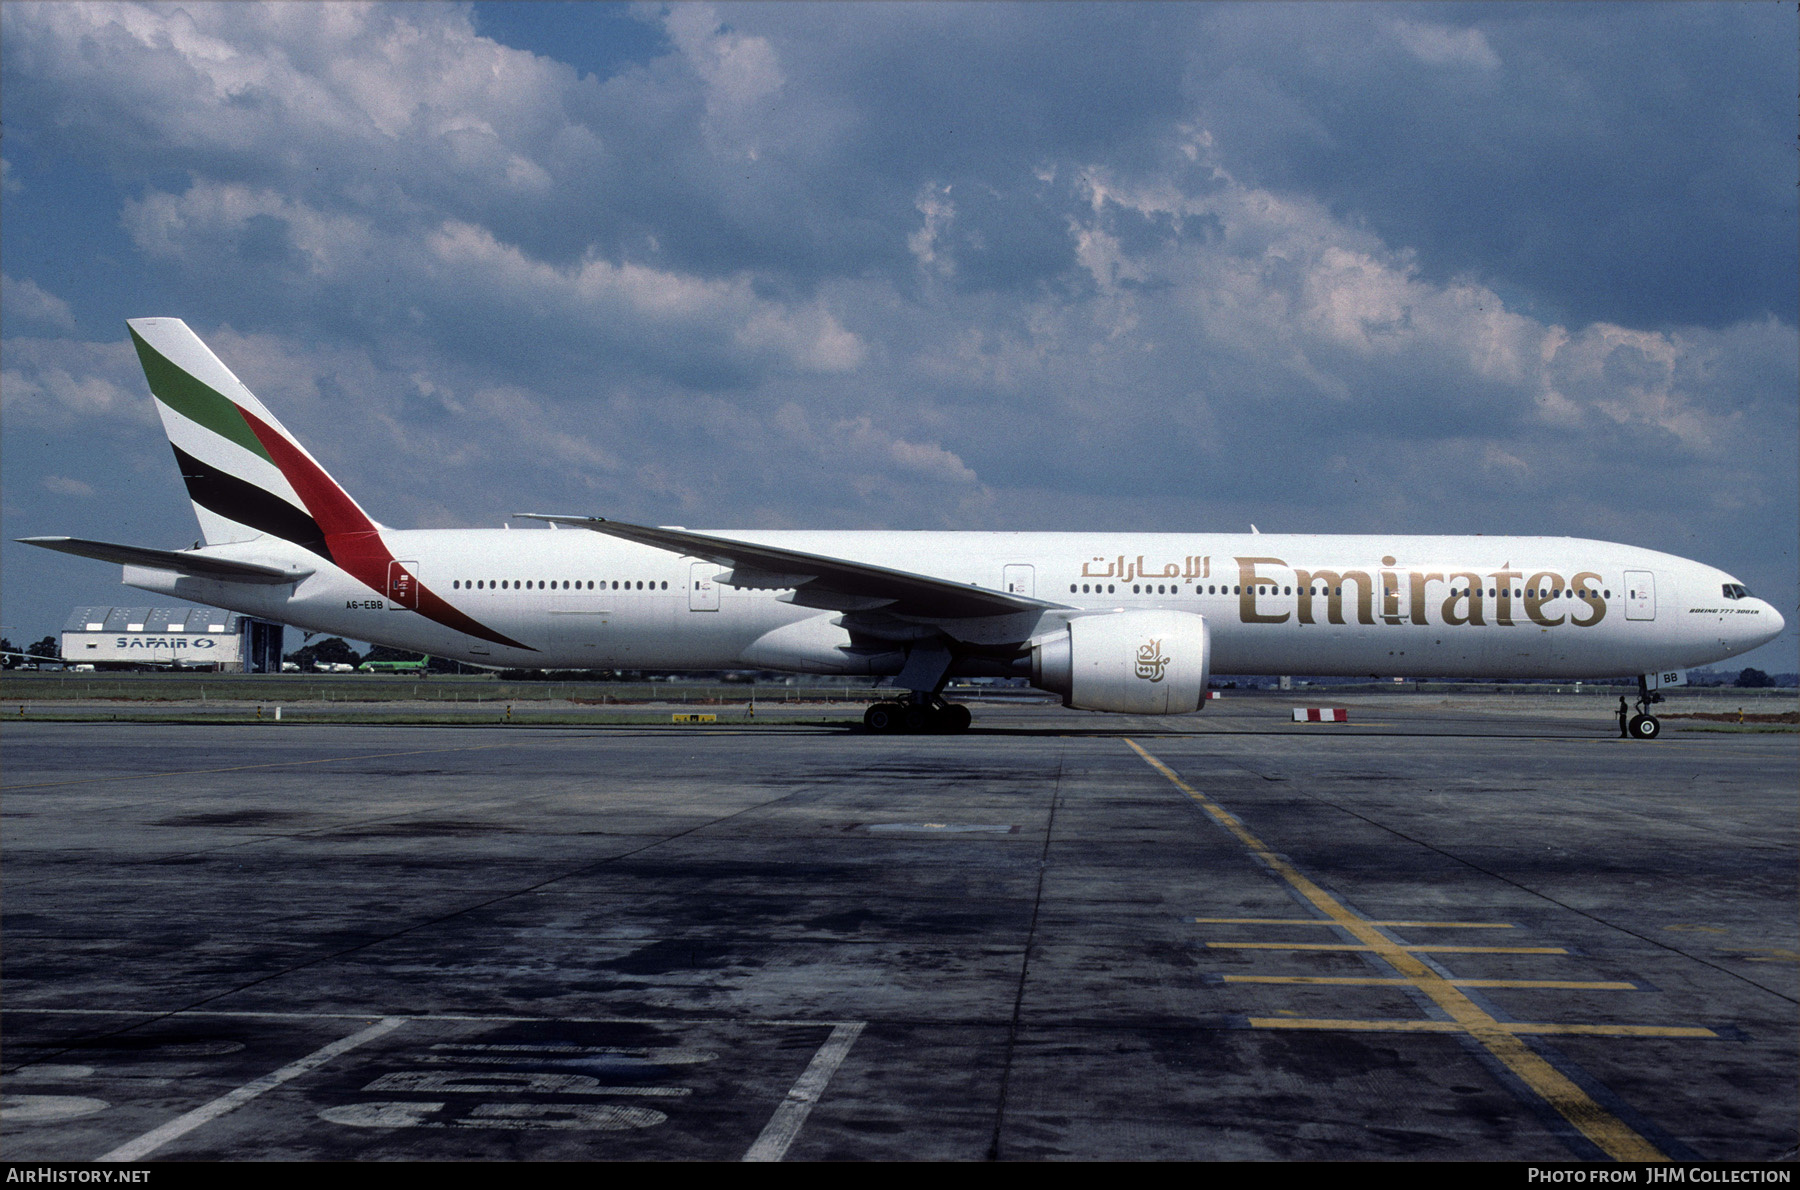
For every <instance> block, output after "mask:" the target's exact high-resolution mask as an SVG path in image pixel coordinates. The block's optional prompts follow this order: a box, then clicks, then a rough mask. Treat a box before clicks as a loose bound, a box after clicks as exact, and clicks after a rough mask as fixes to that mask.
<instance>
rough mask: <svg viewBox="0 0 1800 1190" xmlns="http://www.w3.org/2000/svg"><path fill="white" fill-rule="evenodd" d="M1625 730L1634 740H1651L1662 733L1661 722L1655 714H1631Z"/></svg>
mask: <svg viewBox="0 0 1800 1190" xmlns="http://www.w3.org/2000/svg"><path fill="white" fill-rule="evenodd" d="M1626 730H1628V731H1629V732H1631V738H1632V739H1634V740H1653V739H1655V738H1656V737H1657V736H1659V735H1661V734H1662V722H1661V721H1660V720H1659V719H1657V717H1656V716H1655V715H1633V716H1632V717H1631V722H1630V723H1629V724H1627V725H1626Z"/></svg>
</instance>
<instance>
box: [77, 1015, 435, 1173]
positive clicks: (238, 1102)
mask: <svg viewBox="0 0 1800 1190" xmlns="http://www.w3.org/2000/svg"><path fill="white" fill-rule="evenodd" d="M405 1023H406V1018H405V1017H397V1016H390V1017H383V1018H382V1019H381V1020H379V1021H376V1022H375V1023H374V1024H373V1025H370V1026H369V1027H368V1028H367V1029H363V1030H361V1031H360V1032H357V1033H352V1034H351V1035H350V1036H348V1037H344V1038H341V1039H339V1040H337V1041H334V1042H332V1043H331V1044H330V1045H328V1046H326V1047H325V1048H323V1049H319V1050H314V1051H313V1052H312V1053H310V1054H308V1055H306V1057H304V1058H301V1059H299V1060H298V1061H295V1062H289V1063H288V1064H287V1065H286V1066H283V1067H282V1068H281V1069H280V1070H276V1071H274V1072H272V1073H269V1074H265V1075H263V1076H262V1077H261V1078H259V1079H257V1080H256V1081H254V1082H248V1083H245V1084H244V1085H243V1086H241V1087H239V1088H238V1089H237V1090H235V1091H229V1092H227V1093H226V1094H224V1095H221V1096H219V1097H218V1098H217V1099H215V1100H213V1101H212V1102H211V1103H205V1104H202V1105H200V1106H199V1107H196V1108H195V1109H194V1110H193V1111H191V1112H188V1113H187V1114H186V1115H181V1116H177V1117H176V1118H175V1119H173V1120H170V1121H169V1122H168V1123H167V1124H164V1125H163V1126H162V1127H160V1128H155V1129H152V1130H151V1131H149V1132H146V1133H144V1135H142V1136H140V1137H138V1138H137V1139H136V1140H131V1141H126V1142H125V1143H124V1144H122V1145H120V1146H119V1147H118V1148H116V1149H114V1150H113V1151H112V1152H110V1153H104V1154H102V1155H101V1156H99V1157H97V1158H95V1160H97V1161H142V1160H143V1159H144V1158H145V1157H148V1156H149V1155H150V1154H151V1153H154V1152H155V1151H156V1150H158V1149H160V1148H162V1147H163V1146H164V1145H166V1144H168V1143H169V1142H170V1141H172V1140H174V1139H176V1138H177V1137H181V1136H185V1135H187V1134H188V1133H189V1132H192V1131H193V1130H194V1129H196V1128H198V1127H200V1125H202V1124H204V1123H206V1122H207V1121H209V1120H216V1119H218V1118H219V1117H220V1116H222V1115H224V1114H225V1113H226V1112H231V1111H236V1110H237V1109H238V1108H240V1107H242V1106H244V1104H246V1103H249V1102H250V1101H251V1100H252V1099H255V1098H256V1097H257V1096H258V1095H261V1094H262V1093H263V1092H264V1091H272V1090H274V1089H275V1088H276V1087H279V1086H280V1085H281V1084H282V1083H285V1082H287V1081H288V1080H289V1079H295V1078H299V1077H300V1076H301V1075H303V1074H305V1073H307V1072H308V1071H310V1070H316V1069H317V1068H318V1067H320V1066H323V1065H325V1063H327V1062H329V1061H331V1060H332V1059H333V1058H335V1057H337V1056H338V1055H339V1054H342V1053H346V1052H348V1051H350V1050H353V1049H355V1048H356V1047H357V1046H359V1045H361V1044H362V1043H363V1042H365V1041H373V1040H375V1039H376V1038H377V1037H380V1036H382V1035H383V1034H386V1033H392V1032H393V1031H394V1030H395V1029H398V1028H399V1027H400V1026H401V1025H404V1024H405Z"/></svg>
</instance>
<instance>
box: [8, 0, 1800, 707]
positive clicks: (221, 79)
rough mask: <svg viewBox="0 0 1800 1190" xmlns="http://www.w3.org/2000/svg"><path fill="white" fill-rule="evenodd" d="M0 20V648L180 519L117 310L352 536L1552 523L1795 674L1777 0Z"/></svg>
mask: <svg viewBox="0 0 1800 1190" xmlns="http://www.w3.org/2000/svg"><path fill="white" fill-rule="evenodd" d="M0 22H3V28H0V54H3V58H0V90H3V96H0V98H3V102H4V110H5V117H6V122H5V140H4V146H3V149H4V181H3V185H4V207H3V218H0V237H3V244H0V248H3V253H0V259H3V262H4V287H5V288H4V294H3V295H0V369H3V375H0V395H3V397H4V421H3V422H0V451H3V457H0V463H3V466H0V476H3V484H4V506H3V511H4V525H5V536H6V538H7V539H8V544H7V545H6V546H5V547H4V554H3V559H4V567H3V571H0V574H3V579H4V588H3V595H0V598H3V600H4V610H3V614H4V620H5V624H6V635H8V636H10V637H11V638H12V639H13V640H14V641H22V640H28V639H36V638H37V637H39V636H42V635H44V634H45V633H49V632H52V631H54V630H56V629H57V628H59V627H60V625H61V622H62V620H63V618H64V616H65V615H66V614H67V611H68V609H69V608H70V607H71V606H73V605H75V604H79V603H137V602H143V601H146V600H147V599H148V598H149V597H148V596H145V595H143V594H142V593H139V592H135V591H133V590H131V589H130V588H125V587H121V586H119V585H118V584H117V583H116V582H114V581H113V580H114V579H115V578H116V576H117V570H116V568H112V567H108V566H104V565H102V564H99V563H93V562H85V561H81V560H78V559H73V558H62V557H58V556H52V555H49V554H45V553H43V552H41V551H36V550H30V549H28V548H27V547H22V546H17V545H12V544H10V539H11V538H13V537H19V536H25V535H28V534H43V533H67V534H72V535H76V536H89V537H100V538H106V539H110V540H121V541H129V542H137V543H143V544H150V545H158V546H166V547H167V546H181V545H186V544H188V543H189V542H191V541H192V540H193V538H194V537H195V536H196V527H195V524H194V520H193V515H192V511H191V507H190V506H189V505H188V503H187V501H186V499H185V496H184V494H183V492H182V489H181V486H180V480H179V477H178V476H177V475H176V473H175V469H174V466H173V463H172V460H171V456H170V454H169V450H168V446H167V444H166V442H165V440H164V438H163V436H162V434H161V432H160V430H159V428H158V426H157V424H156V420H155V416H154V413H153V411H152V408H151V404H150V401H149V398H148V395H147V391H146V389H145V387H144V383H143V379H142V375H141V374H140V373H139V371H138V369H137V366H136V362H135V359H134V357H133V354H132V351H131V348H130V346H129V342H128V340H127V338H126V334H125V326H124V320H125V319H126V318H128V317H134V316H140V315H173V316H177V317H180V318H183V319H185V320H186V321H187V322H188V324H189V325H191V326H192V327H194V329H195V330H196V331H198V332H199V333H200V334H201V336H202V337H203V338H205V339H206V340H207V341H208V343H210V344H211V345H212V347H213V348H214V350H215V351H216V352H217V353H218V354H219V355H220V357H221V358H223V359H224V360H225V362H226V363H227V364H228V365H229V366H230V367H231V368H232V369H233V370H234V371H236V372H237V374H238V375H239V376H240V377H241V378H242V379H243V380H244V381H245V382H246V383H248V384H249V385H250V387H251V388H252V389H253V390H254V391H255V392H256V393H257V394H258V395H259V396H260V397H261V398H262V399H263V400H264V402H265V403H267V404H268V405H269V406H270V408H271V409H273V410H274V411H275V412H276V414H277V415H278V416H280V417H281V418H282V420H283V421H284V422H286V424H287V425H288V427H289V428H290V429H291V430H293V431H294V432H295V433H296V434H297V435H299V436H300V438H301V439H302V440H303V441H305V442H306V443H307V444H308V445H309V447H310V448H311V449H312V451H313V453H314V454H315V455H317V456H318V457H319V458H320V459H321V461H323V462H324V463H325V464H326V466H327V467H328V468H329V469H331V470H332V471H333V472H334V473H335V474H336V475H337V477H338V478H339V480H340V481H342V482H343V483H344V484H345V486H346V487H348V488H349V489H350V490H351V491H352V493H353V494H355V495H356V496H357V498H358V499H359V500H360V501H361V502H362V503H363V505H364V506H365V507H366V508H368V509H369V510H370V512H371V513H372V514H373V515H374V516H376V517H377V518H378V519H380V520H382V521H383V522H385V523H387V524H391V525H395V526H399V527H448V526H471V525H496V524H499V523H501V522H502V521H503V520H504V519H505V518H506V517H507V516H508V514H510V513H512V512H516V511H521V510H531V511H555V512H569V513H599V514H604V515H609V516H618V517H622V518H625V519H632V520H643V521H650V522H654V523H661V524H669V523H679V524H687V525H693V526H696V527H720V528H748V527H838V528H968V529H985V528H1017V529H1052V528H1069V529H1120V528H1141V529H1153V530H1229V531H1241V530H1243V529H1245V528H1246V527H1247V526H1248V524H1249V523H1250V522H1251V521H1255V522H1256V524H1257V525H1258V526H1259V527H1260V528H1261V529H1262V530H1263V531H1264V532H1271V531H1305V532H1337V531H1343V532H1366V531H1395V532H1419V533H1424V532H1442V533H1520V534H1551V535H1571V536H1581V537H1598V538H1604V539H1608V540H1616V541H1624V542H1631V543H1634V544H1639V545H1644V546H1650V547H1653V548H1657V549H1663V550H1667V551H1670V552H1672V553H1676V554H1681V555H1684V556H1688V557H1694V558H1699V559H1702V560H1704V561H1707V562H1710V563H1713V564H1715V565H1718V566H1721V567H1723V568H1725V569H1727V570H1729V571H1731V572H1733V573H1735V574H1736V575H1737V576H1739V577H1740V578H1741V579H1743V580H1744V581H1746V582H1747V583H1749V584H1750V585H1751V587H1752V588H1753V589H1755V590H1757V591H1758V592H1759V593H1762V594H1766V595H1767V596H1769V597H1770V598H1771V599H1773V600H1774V602H1775V603H1776V604H1777V605H1778V606H1779V607H1781V608H1782V609H1783V611H1784V614H1787V615H1788V621H1789V624H1790V631H1789V634H1788V635H1787V636H1786V637H1785V638H1784V639H1783V640H1781V641H1778V642H1776V644H1774V645H1771V646H1768V647H1766V648H1765V649H1763V650H1759V652H1758V653H1757V654H1756V655H1754V656H1753V657H1751V658H1749V659H1747V660H1748V662H1749V663H1751V664H1760V665H1762V666H1763V667H1764V668H1767V669H1770V670H1772V671H1776V670H1788V671H1791V670H1794V669H1795V668H1796V666H1797V664H1800V663H1797V660H1796V652H1797V648H1796V640H1797V637H1796V635H1795V629H1794V627H1792V626H1794V625H1796V624H1800V615H1797V614H1794V613H1795V610H1796V602H1797V599H1800V591H1797V582H1796V566H1797V560H1796V539H1797V537H1800V526H1797V524H1796V516H1797V513H1796V509H1797V507H1800V478H1797V471H1800V467H1797V455H1800V446H1797V445H1796V443H1797V441H1800V425H1797V419H1796V408H1797V404H1800V400H1797V397H1796V393H1797V392H1800V336H1797V332H1796V312H1797V308H1800V298H1797V295H1796V277H1797V276H1800V259H1797V249H1796V234H1797V233H1796V228H1797V227H1800V216H1797V213H1796V187H1795V183H1796V159H1795V143H1796V133H1797V131H1800V129H1797V128H1796V116H1795V99H1794V97H1795V95H1796V93H1797V92H1800V77H1797V65H1796V55H1795V51H1794V46H1795V44H1796V41H1797V39H1800V18H1797V17H1796V11H1795V7H1794V5H1792V4H1775V3H1770V4H1722V5H1707V4H1691V3H1681V4H1669V5H1659V4H1641V3H1631V4H1620V5H1609V4H1584V5H1563V4H1554V5H1547V6H1536V5H1530V4H1497V5H1492V6H1489V5H1447V6H1436V5H1422V4H1403V5H1395V6H1383V5H1369V6H1364V5H1353V4H1313V3H1307V4H1298V5H1291V6H1290V5H1281V4H1262V3H1258V4H1246V5H1235V4H1217V5H1197V6H1186V5H1175V4H1153V5H1145V6H1136V5H1129V4H1093V5H1089V4H1079V3H1070V4H1027V5H1021V6H1011V5H999V4H969V5H956V4H944V3H931V4H923V5H883V4H843V5H840V4H821V5H812V4H800V3H780V4H774V5H770V6H767V7H764V6H758V5H743V4H717V5H714V4H683V5H674V6H634V7H611V6H603V5H589V4H499V5H487V4H475V5H472V6H470V5H453V4H437V3H432V4H422V5H399V6H392V7H389V6H379V5H378V6H371V7H363V6H352V5H325V4H311V3H284V4H274V5H269V6H257V5H251V4H226V5H220V6H213V5H208V4H197V3H180V4H170V5H142V6H140V5H101V4H96V5H85V4H69V3H44V4H37V3H16V2H15V3H8V4H5V5H4V6H0Z"/></svg>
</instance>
